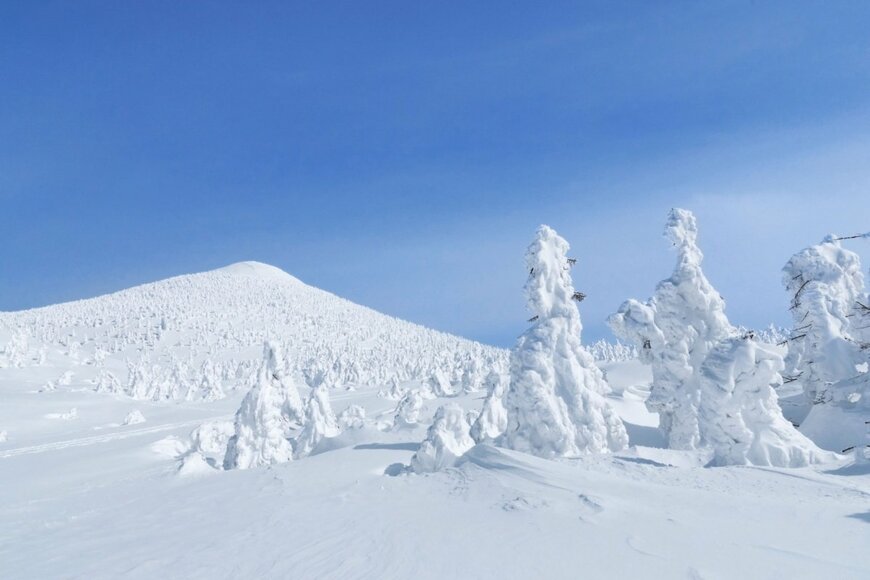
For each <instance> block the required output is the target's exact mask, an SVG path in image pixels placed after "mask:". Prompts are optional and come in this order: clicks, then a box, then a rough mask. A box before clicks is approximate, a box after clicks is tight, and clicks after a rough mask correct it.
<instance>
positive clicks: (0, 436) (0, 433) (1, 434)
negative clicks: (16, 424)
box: [0, 430, 9, 443]
mask: <svg viewBox="0 0 870 580" xmlns="http://www.w3.org/2000/svg"><path fill="white" fill-rule="evenodd" d="M8 439H9V433H7V432H6V431H5V430H0V443H6V441H7V440H8Z"/></svg>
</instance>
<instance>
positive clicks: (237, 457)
mask: <svg viewBox="0 0 870 580" xmlns="http://www.w3.org/2000/svg"><path fill="white" fill-rule="evenodd" d="M279 352H280V351H279V350H278V347H277V345H275V344H274V343H271V342H267V343H266V344H265V346H264V359H265V360H264V362H263V365H262V366H261V367H260V370H259V372H258V377H257V383H256V384H255V385H254V387H253V388H252V389H251V390H250V391H248V394H247V395H245V398H244V400H243V401H242V404H241V406H240V407H239V410H238V411H237V412H236V418H235V424H234V434H233V436H232V437H231V438H230V440H229V442H228V444H227V451H226V455H225V456H224V469H249V468H252V467H258V466H261V465H272V464H276V463H284V462H287V461H291V460H292V459H293V447H292V445H291V444H290V441H289V440H288V439H287V431H288V428H289V426H290V424H291V421H293V419H294V417H293V416H292V413H293V411H292V410H293V408H294V406H295V401H294V399H298V397H299V393H298V392H297V391H296V387H295V385H292V384H291V383H290V382H289V380H287V379H286V378H284V377H280V376H279V375H278V372H277V364H278V362H279V361H280V355H279V354H278V353H279ZM294 395H295V397H294Z"/></svg>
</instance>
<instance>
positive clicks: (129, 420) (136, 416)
mask: <svg viewBox="0 0 870 580" xmlns="http://www.w3.org/2000/svg"><path fill="white" fill-rule="evenodd" d="M144 422H145V416H144V415H143V414H142V411H140V410H139V409H133V410H132V411H130V412H129V413H127V415H126V416H125V417H124V421H122V422H121V424H122V425H138V424H140V423H144Z"/></svg>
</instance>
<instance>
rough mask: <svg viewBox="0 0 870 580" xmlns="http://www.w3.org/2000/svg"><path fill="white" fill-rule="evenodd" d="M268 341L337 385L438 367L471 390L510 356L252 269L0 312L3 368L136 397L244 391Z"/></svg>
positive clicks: (299, 370)
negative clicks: (33, 369)
mask: <svg viewBox="0 0 870 580" xmlns="http://www.w3.org/2000/svg"><path fill="white" fill-rule="evenodd" d="M3 335H5V336H3ZM264 340H273V341H278V342H279V343H282V345H283V351H284V353H285V357H286V360H287V364H288V366H289V368H288V369H287V370H288V371H290V372H292V373H295V374H297V375H299V376H300V378H304V379H305V380H306V381H307V382H309V384H310V383H311V382H312V381H317V382H318V383H320V382H325V383H326V384H327V385H328V386H329V387H333V388H335V387H340V388H355V387H359V386H370V385H383V384H388V383H390V382H392V381H398V382H402V381H408V380H413V379H419V380H426V379H428V378H429V377H431V376H432V375H433V374H435V373H436V371H437V372H439V373H441V374H443V375H444V376H446V377H447V378H448V380H449V381H450V382H451V383H453V384H455V385H458V386H464V388H465V389H466V390H475V389H477V388H479V386H480V384H481V381H482V379H483V377H484V376H485V374H486V372H488V370H489V369H492V368H501V367H503V366H504V365H505V364H506V360H507V353H506V351H504V350H502V349H497V348H494V347H490V346H486V345H483V344H480V343H477V342H474V341H470V340H466V339H463V338H458V337H456V336H452V335H449V334H446V333H443V332H438V331H435V330H431V329H428V328H425V327H422V326H419V325H417V324H412V323H410V322H405V321H403V320H399V319H397V318H393V317H390V316H387V315H384V314H381V313H379V312H376V311H374V310H371V309H369V308H366V307H363V306H359V305H357V304H354V303H352V302H350V301H348V300H344V299H342V298H339V297H337V296H335V295H333V294H330V293H328V292H325V291H323V290H319V289H317V288H314V287H312V286H308V285H306V284H304V283H302V282H301V281H299V280H298V279H296V278H294V277H293V276H291V275H289V274H287V273H286V272H283V271H282V270H279V269H278V268H275V267H273V266H269V265H266V264H262V263H258V262H241V263H238V264H233V265H231V266H228V267H226V268H221V269H219V270H214V271H211V272H205V273H201V274H192V275H186V276H178V277H175V278H170V279H167V280H163V281H160V282H155V283H152V284H145V285H142V286H137V287H135V288H130V289H128V290H124V291H121V292H116V293H114V294H108V295H105V296H100V297H97V298H92V299H88V300H79V301H76V302H69V303H66V304H58V305H55V306H48V307H45V308H37V309H32V310H25V311H21V312H13V313H0V348H3V345H5V348H4V349H3V354H0V365H5V366H49V367H56V368H58V370H59V373H58V380H59V381H60V382H63V381H65V380H66V379H64V378H63V374H64V373H67V372H73V373H75V374H76V375H79V377H80V378H81V377H87V378H88V379H89V380H91V381H92V382H93V384H94V385H95V386H94V388H95V389H96V390H99V391H107V392H115V393H125V394H127V395H130V396H132V397H133V398H137V399H150V400H161V399H187V400H195V399H218V398H222V397H223V395H224V393H225V392H226V391H227V390H230V389H235V388H238V387H243V388H245V387H247V386H249V385H248V384H247V381H249V379H250V377H251V376H253V375H254V374H255V373H254V372H253V370H254V368H255V367H256V366H257V365H259V364H260V361H261V356H262V345H263V342H264ZM55 386H57V383H56V382H55V383H52V384H47V385H46V388H48V389H51V388H53V387H55Z"/></svg>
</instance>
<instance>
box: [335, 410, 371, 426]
mask: <svg viewBox="0 0 870 580" xmlns="http://www.w3.org/2000/svg"><path fill="white" fill-rule="evenodd" d="M365 424H366V410H365V408H363V407H361V406H359V405H350V406H349V407H348V408H346V409H345V410H344V411H342V412H341V413H339V414H338V425H339V428H340V429H341V430H342V431H344V430H345V429H362V428H363V427H365Z"/></svg>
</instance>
